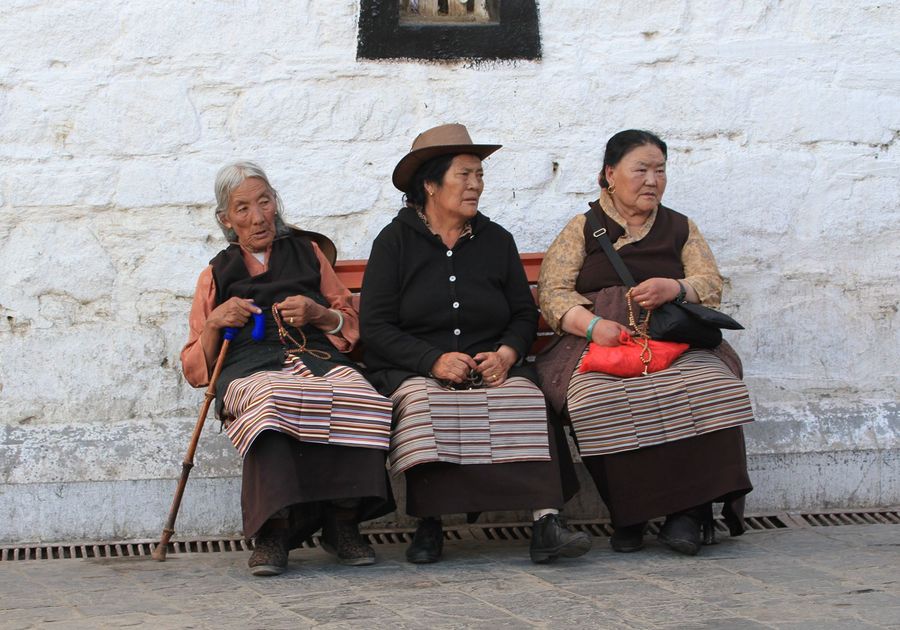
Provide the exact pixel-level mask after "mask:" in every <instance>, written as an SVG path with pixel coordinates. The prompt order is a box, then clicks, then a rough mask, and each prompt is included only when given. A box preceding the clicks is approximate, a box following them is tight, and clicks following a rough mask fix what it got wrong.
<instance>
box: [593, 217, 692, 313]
mask: <svg viewBox="0 0 900 630" xmlns="http://www.w3.org/2000/svg"><path fill="white" fill-rule="evenodd" d="M590 206H591V212H593V213H594V216H596V217H597V219H598V220H599V221H600V225H602V226H603V227H605V228H606V235H607V237H609V240H610V242H611V243H615V242H616V241H617V240H619V238H621V237H622V236H623V235H624V234H625V228H623V227H622V226H621V225H619V224H618V223H616V222H615V221H613V220H612V219H611V218H610V217H609V216H607V214H606V213H605V212H603V209H602V208H601V207H600V204H599V203H597V202H596V201H595V202H592V203H591V204H590ZM688 230H689V228H688V219H687V217H686V216H684V215H683V214H681V213H678V212H675V211H674V210H670V209H669V208H666V207H665V206H659V209H658V210H657V211H656V220H655V221H654V222H653V227H652V228H650V232H649V233H648V234H647V235H646V236H645V237H644V238H642V239H641V240H639V241H636V242H634V243H629V244H628V245H625V246H624V247H621V248H619V249H618V250H617V251H618V253H619V256H621V258H622V261H623V262H624V263H625V266H626V267H628V269H629V270H630V271H631V275H632V276H634V280H635V282H637V283H639V284H640V283H641V282H643V281H644V280H647V279H648V278H684V267H683V266H682V264H681V250H682V248H683V247H684V244H685V243H686V242H687V238H688ZM584 245H585V251H586V252H587V256H586V258H585V259H584V264H583V265H582V266H581V272H580V273H579V274H578V278H576V280H575V290H576V291H578V292H579V293H581V294H582V295H584V294H585V293H591V292H593V291H599V290H600V289H605V288H607V287H615V286H622V285H623V284H624V283H623V282H622V279H621V278H619V274H617V273H616V270H615V269H614V268H613V266H612V263H610V262H609V258H608V257H607V256H606V254H605V253H603V250H602V249H601V248H600V243H599V242H598V241H597V238H596V237H595V236H594V234H593V230H592V229H591V228H590V226H589V225H588V223H587V221H585V224H584Z"/></svg>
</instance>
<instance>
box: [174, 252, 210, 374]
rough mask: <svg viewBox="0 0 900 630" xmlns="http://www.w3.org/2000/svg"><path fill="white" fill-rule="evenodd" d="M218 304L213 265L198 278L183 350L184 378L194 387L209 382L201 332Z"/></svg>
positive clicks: (182, 368)
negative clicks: (188, 330)
mask: <svg viewBox="0 0 900 630" xmlns="http://www.w3.org/2000/svg"><path fill="white" fill-rule="evenodd" d="M215 306H216V281H215V279H213V274H212V267H207V268H206V269H204V270H203V272H202V273H201V274H200V277H199V278H197V289H196V290H195V291H194V301H193V303H191V314H190V315H189V316H188V325H189V326H190V333H189V334H188V340H187V343H186V344H184V348H183V349H182V350H181V371H182V372H183V373H184V378H185V379H186V380H187V382H188V383H190V384H191V385H193V386H194V387H205V386H206V385H208V384H209V372H210V368H209V366H208V365H206V355H205V354H204V353H203V345H202V344H201V343H200V334H201V333H202V332H203V326H204V325H205V324H206V318H207V317H209V314H210V313H211V312H212V310H213V309H214V308H215Z"/></svg>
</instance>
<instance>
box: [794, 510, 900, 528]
mask: <svg viewBox="0 0 900 630" xmlns="http://www.w3.org/2000/svg"><path fill="white" fill-rule="evenodd" d="M800 517H801V518H802V519H803V520H804V521H805V522H806V523H808V524H809V525H811V526H812V527H833V526H835V525H900V511H878V512H818V513H814V514H801V515H800Z"/></svg>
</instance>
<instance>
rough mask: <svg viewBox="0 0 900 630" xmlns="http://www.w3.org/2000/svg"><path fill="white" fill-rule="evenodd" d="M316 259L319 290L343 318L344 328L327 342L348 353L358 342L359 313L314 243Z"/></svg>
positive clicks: (347, 292) (347, 291)
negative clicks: (317, 262) (317, 260)
mask: <svg viewBox="0 0 900 630" xmlns="http://www.w3.org/2000/svg"><path fill="white" fill-rule="evenodd" d="M312 246H313V251H315V252H316V258H318V259H319V277H320V283H319V290H320V291H321V293H322V295H323V296H324V297H325V299H326V300H328V304H329V305H330V308H333V309H334V310H336V311H340V313H341V315H343V316H344V326H343V327H342V328H341V331H340V332H339V333H338V334H337V335H328V339H329V341H331V343H333V344H334V347H335V348H337V349H338V350H340V351H341V352H349V351H350V350H352V349H353V346H355V345H356V342H357V341H359V313H357V312H356V309H355V308H353V301H352V299H351V295H350V291H349V289H347V287H345V286H344V285H343V284H341V281H340V280H338V277H337V274H336V273H335V272H334V269H333V268H332V266H331V263H330V262H328V259H327V258H325V255H324V254H323V253H322V250H320V249H319V246H318V245H316V244H315V243H313V244H312Z"/></svg>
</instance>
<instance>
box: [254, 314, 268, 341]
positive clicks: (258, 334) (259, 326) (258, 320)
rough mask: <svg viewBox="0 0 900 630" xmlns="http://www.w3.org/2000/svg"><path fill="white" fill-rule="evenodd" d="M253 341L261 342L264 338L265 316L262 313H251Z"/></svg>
mask: <svg viewBox="0 0 900 630" xmlns="http://www.w3.org/2000/svg"><path fill="white" fill-rule="evenodd" d="M251 336H252V337H253V341H262V340H263V339H265V338H266V316H265V315H264V314H263V313H253V333H252V334H251Z"/></svg>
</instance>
